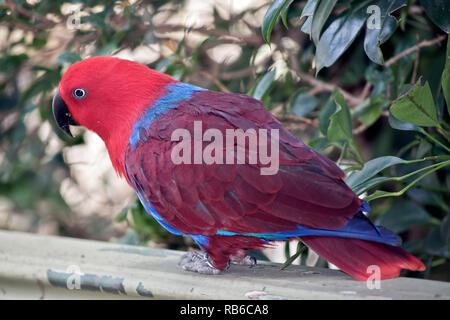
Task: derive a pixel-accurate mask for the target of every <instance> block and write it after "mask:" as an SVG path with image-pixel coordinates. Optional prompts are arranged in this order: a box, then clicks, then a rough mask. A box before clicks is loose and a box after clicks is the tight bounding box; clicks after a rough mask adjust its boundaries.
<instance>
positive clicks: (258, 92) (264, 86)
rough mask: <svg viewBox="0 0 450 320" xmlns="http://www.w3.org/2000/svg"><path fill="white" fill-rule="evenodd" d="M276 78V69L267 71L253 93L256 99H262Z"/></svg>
mask: <svg viewBox="0 0 450 320" xmlns="http://www.w3.org/2000/svg"><path fill="white" fill-rule="evenodd" d="M274 79H275V70H274V71H269V72H267V73H266V74H265V75H264V76H263V77H262V78H261V80H259V81H258V84H257V85H256V87H255V89H254V91H253V94H252V95H253V97H254V98H255V99H258V100H261V99H262V97H263V96H264V94H266V92H267V91H268V90H269V88H270V86H271V85H272V82H273V80H274Z"/></svg>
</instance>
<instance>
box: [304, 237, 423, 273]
mask: <svg viewBox="0 0 450 320" xmlns="http://www.w3.org/2000/svg"><path fill="white" fill-rule="evenodd" d="M302 240H303V241H304V242H305V243H306V244H307V245H308V246H309V247H310V248H311V249H312V250H314V251H315V252H316V253H317V254H319V255H320V256H322V257H323V258H324V259H326V260H327V261H329V262H331V263H333V264H334V265H336V266H337V267H338V268H340V269H341V270H342V271H344V272H345V273H347V274H349V275H350V276H352V277H353V278H355V279H357V280H362V281H365V280H367V278H369V277H370V276H371V275H372V273H371V272H370V271H369V272H368V267H369V266H371V265H375V266H378V267H379V268H380V272H381V274H380V276H381V280H382V279H389V278H394V277H398V275H399V274H400V271H401V270H402V269H408V270H414V271H423V270H425V266H424V264H423V263H422V262H421V261H420V260H418V259H417V258H416V257H414V256H413V255H411V254H409V253H408V252H406V251H405V250H403V249H402V248H399V247H394V246H390V245H386V244H382V243H377V242H372V241H365V240H358V239H346V238H345V239H344V238H337V237H312V236H310V237H302Z"/></svg>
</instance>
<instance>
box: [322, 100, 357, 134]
mask: <svg viewBox="0 0 450 320" xmlns="http://www.w3.org/2000/svg"><path fill="white" fill-rule="evenodd" d="M334 102H335V103H336V111H335V112H334V113H333V114H332V115H331V117H330V125H329V127H328V131H327V137H328V140H330V141H348V142H351V141H353V134H352V118H351V116H350V110H349V109H348V106H347V103H346V102H345V99H344V96H343V95H342V93H340V92H336V94H335V95H334Z"/></svg>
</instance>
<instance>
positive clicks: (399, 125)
mask: <svg viewBox="0 0 450 320" xmlns="http://www.w3.org/2000/svg"><path fill="white" fill-rule="evenodd" d="M388 122H389V125H390V126H391V127H392V128H394V129H397V130H405V131H419V127H418V126H416V125H413V124H412V123H409V122H405V121H401V120H398V119H397V118H395V117H394V116H393V115H392V113H390V112H389V117H388Z"/></svg>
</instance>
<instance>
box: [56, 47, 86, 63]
mask: <svg viewBox="0 0 450 320" xmlns="http://www.w3.org/2000/svg"><path fill="white" fill-rule="evenodd" d="M81 60H82V58H81V56H80V55H79V54H78V53H75V52H70V51H65V52H63V53H61V54H60V55H59V56H58V58H57V59H56V63H57V64H58V65H60V66H62V65H63V64H66V63H68V64H73V63H75V62H78V61H81Z"/></svg>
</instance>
